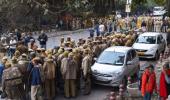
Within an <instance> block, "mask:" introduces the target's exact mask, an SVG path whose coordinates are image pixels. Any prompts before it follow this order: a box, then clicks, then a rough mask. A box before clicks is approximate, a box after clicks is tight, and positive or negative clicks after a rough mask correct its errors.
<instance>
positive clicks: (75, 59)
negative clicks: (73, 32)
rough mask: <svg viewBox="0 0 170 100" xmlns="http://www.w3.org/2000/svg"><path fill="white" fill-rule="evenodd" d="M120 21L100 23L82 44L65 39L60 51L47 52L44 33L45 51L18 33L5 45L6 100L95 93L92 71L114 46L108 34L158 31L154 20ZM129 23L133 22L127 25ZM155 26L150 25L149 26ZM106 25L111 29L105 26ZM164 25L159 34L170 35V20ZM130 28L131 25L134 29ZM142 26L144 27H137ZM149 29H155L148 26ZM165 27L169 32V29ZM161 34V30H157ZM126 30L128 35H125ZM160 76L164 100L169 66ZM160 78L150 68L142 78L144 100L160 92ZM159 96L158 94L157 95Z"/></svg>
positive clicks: (1, 73)
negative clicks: (98, 58) (94, 65)
mask: <svg viewBox="0 0 170 100" xmlns="http://www.w3.org/2000/svg"><path fill="white" fill-rule="evenodd" d="M151 19H152V17H150V18H148V20H144V19H142V20H140V21H139V20H137V19H135V17H133V18H132V19H131V20H128V19H121V20H120V19H118V20H117V21H113V20H112V19H108V20H109V21H108V22H107V21H104V19H100V20H99V24H98V25H97V26H96V27H95V28H94V29H95V31H96V37H95V35H94V31H92V33H91V34H90V37H88V39H87V40H86V39H83V38H80V39H79V41H78V42H77V43H75V41H74V40H72V39H71V37H67V38H66V39H65V38H61V40H60V44H56V45H59V46H55V47H54V48H52V49H47V48H46V43H47V41H48V36H47V35H46V34H45V32H44V31H42V32H41V34H40V36H39V37H38V39H37V40H38V41H39V44H40V47H39V46H38V45H37V43H36V39H35V38H34V37H33V35H32V33H31V32H28V33H22V34H21V33H20V32H18V30H15V31H14V32H13V33H10V34H9V35H10V36H9V37H8V38H2V39H1V43H0V46H1V49H0V50H1V54H0V56H1V58H2V59H1V63H0V82H1V87H2V89H1V91H2V93H1V97H6V98H8V99H16V100H19V99H22V100H28V99H31V100H37V99H40V100H42V99H47V100H54V98H55V97H56V96H57V94H58V93H59V92H64V96H65V97H66V98H72V97H73V98H74V97H76V96H77V95H78V94H79V93H81V92H82V93H83V94H85V95H87V94H90V92H91V68H90V67H91V65H92V64H93V63H94V62H95V61H94V59H93V58H95V57H98V56H99V55H100V53H101V52H102V51H103V50H104V49H106V48H107V47H110V46H112V42H114V41H112V38H111V37H110V36H109V35H106V34H105V33H106V32H109V33H110V32H112V31H117V32H120V29H121V30H122V29H124V28H127V30H131V29H132V31H131V32H130V34H131V35H133V37H132V38H134V37H136V36H135V35H136V34H134V33H135V32H134V30H133V29H135V28H137V27H138V26H140V27H141V28H142V30H143V31H146V30H147V31H154V29H155V28H154V27H156V26H155V25H156V24H155V25H154V23H153V20H151ZM127 20H128V21H127ZM150 21H151V22H150ZM106 22H107V23H106ZM161 22H163V23H164V22H166V24H162V26H163V27H162V28H161V27H160V30H164V31H165V32H166V31H167V30H166V29H167V28H168V26H169V24H167V22H168V23H169V19H168V18H167V19H166V21H161ZM130 23H131V24H130ZM139 23H140V25H138V24H139ZM149 23H150V24H149ZM164 26H165V27H164ZM156 29H157V28H156ZM125 30H126V29H125ZM163 68H164V70H163V71H162V73H161V78H160V80H161V81H160V86H161V87H163V86H164V88H160V89H159V94H160V96H161V97H163V100H165V99H166V98H167V96H168V95H169V94H170V93H169V91H170V90H169V88H170V86H169V84H170V83H169V81H170V79H169V77H170V74H169V70H170V67H169V63H168V64H167V63H166V64H165V65H164V66H163ZM155 82H156V76H155V73H154V71H153V66H152V65H150V66H148V67H147V68H146V70H145V71H144V74H143V76H142V85H141V91H142V95H143V96H144V98H145V100H150V98H151V95H152V92H153V90H154V89H156V86H157V85H156V83H155ZM156 90H157V89H156Z"/></svg>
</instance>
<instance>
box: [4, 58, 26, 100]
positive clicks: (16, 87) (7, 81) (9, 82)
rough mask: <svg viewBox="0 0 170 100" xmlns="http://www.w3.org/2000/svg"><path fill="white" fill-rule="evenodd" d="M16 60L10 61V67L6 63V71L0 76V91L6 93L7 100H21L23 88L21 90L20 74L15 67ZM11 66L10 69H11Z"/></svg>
mask: <svg viewBox="0 0 170 100" xmlns="http://www.w3.org/2000/svg"><path fill="white" fill-rule="evenodd" d="M16 61H17V59H12V63H13V64H12V65H11V64H10V63H6V65H5V67H6V69H5V70H4V72H3V76H2V89H3V90H5V92H6V93H7V98H8V99H15V100H20V99H23V97H22V96H23V93H24V91H23V88H22V79H21V76H22V74H21V73H20V71H19V69H18V67H17V66H15V63H16ZM11 66H12V67H11Z"/></svg>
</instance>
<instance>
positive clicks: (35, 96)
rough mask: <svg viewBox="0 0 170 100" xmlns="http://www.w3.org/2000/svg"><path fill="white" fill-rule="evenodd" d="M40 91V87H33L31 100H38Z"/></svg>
mask: <svg viewBox="0 0 170 100" xmlns="http://www.w3.org/2000/svg"><path fill="white" fill-rule="evenodd" d="M39 89H40V85H33V86H31V100H37V98H38V96H37V94H38V90H39Z"/></svg>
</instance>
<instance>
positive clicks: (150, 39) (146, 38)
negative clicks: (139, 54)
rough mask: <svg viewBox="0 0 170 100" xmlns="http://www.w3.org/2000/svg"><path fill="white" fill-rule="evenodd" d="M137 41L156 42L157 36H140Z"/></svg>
mask: <svg viewBox="0 0 170 100" xmlns="http://www.w3.org/2000/svg"><path fill="white" fill-rule="evenodd" d="M136 43H145V44H155V43H156V36H139V37H138V39H137V40H136Z"/></svg>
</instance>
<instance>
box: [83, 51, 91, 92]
mask: <svg viewBox="0 0 170 100" xmlns="http://www.w3.org/2000/svg"><path fill="white" fill-rule="evenodd" d="M91 65H92V58H91V56H90V50H89V49H85V50H84V58H83V60H82V67H81V69H82V76H83V80H84V84H85V85H84V94H85V95H86V94H89V93H90V91H91V78H90V74H91V69H90V67H91Z"/></svg>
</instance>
